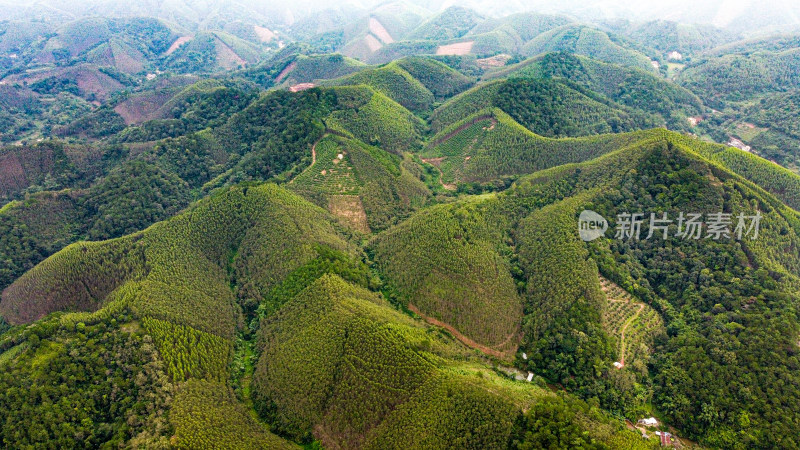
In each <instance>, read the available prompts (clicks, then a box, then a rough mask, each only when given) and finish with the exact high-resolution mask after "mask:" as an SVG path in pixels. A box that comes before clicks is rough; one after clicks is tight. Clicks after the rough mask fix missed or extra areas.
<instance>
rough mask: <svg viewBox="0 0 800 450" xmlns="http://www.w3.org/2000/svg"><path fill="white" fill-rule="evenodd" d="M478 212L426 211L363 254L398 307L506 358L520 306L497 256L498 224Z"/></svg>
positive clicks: (471, 208)
mask: <svg viewBox="0 0 800 450" xmlns="http://www.w3.org/2000/svg"><path fill="white" fill-rule="evenodd" d="M485 209H487V208H484V207H481V206H480V205H476V204H470V203H466V204H459V205H457V206H453V205H448V206H438V207H434V208H431V209H426V210H424V211H422V212H420V213H418V214H415V215H414V216H413V217H411V218H410V219H409V220H408V221H406V222H403V223H402V224H400V225H398V226H396V227H394V228H392V229H390V230H389V231H387V232H385V233H383V234H381V235H379V236H378V237H376V238H375V239H374V240H373V242H372V243H371V244H370V249H371V252H373V253H374V258H375V261H376V263H377V265H378V267H379V268H380V270H381V271H382V272H384V273H385V274H386V276H387V279H388V281H389V282H390V283H391V284H392V285H393V286H394V287H395V289H397V292H398V295H399V298H398V300H399V301H400V302H401V303H402V304H403V306H407V307H408V308H409V309H413V310H416V311H419V312H420V313H421V314H424V315H425V316H430V317H433V318H434V319H436V320H438V321H441V322H444V323H446V324H449V325H452V326H453V327H454V328H455V329H456V330H457V331H458V332H459V333H460V334H462V335H464V336H466V337H467V338H469V339H470V340H472V341H474V342H476V343H477V344H478V345H480V346H482V347H483V348H488V349H490V350H488V352H489V353H490V354H493V355H495V356H498V357H501V358H506V359H507V358H508V357H509V354H512V353H513V351H514V349H515V348H516V345H517V342H518V327H519V323H520V318H521V313H522V310H521V303H520V300H519V297H518V296H517V289H516V286H515V281H514V279H513V277H512V275H511V267H510V264H509V262H508V261H506V260H505V259H504V258H503V257H502V256H501V254H500V252H501V251H504V250H503V249H502V248H503V242H504V238H505V236H503V234H502V231H501V230H502V228H501V227H502V223H501V222H500V223H498V218H497V217H495V216H492V215H491V214H490V213H488V212H485ZM509 251H510V250H509V249H505V252H509ZM408 261H414V262H415V263H414V264H413V265H410V264H408Z"/></svg>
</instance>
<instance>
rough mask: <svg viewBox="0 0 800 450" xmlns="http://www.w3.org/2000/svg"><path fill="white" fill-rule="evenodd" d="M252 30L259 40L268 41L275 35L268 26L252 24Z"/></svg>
mask: <svg viewBox="0 0 800 450" xmlns="http://www.w3.org/2000/svg"><path fill="white" fill-rule="evenodd" d="M253 32H255V33H256V36H258V38H259V39H261V42H269V41H271V40H273V39H275V38H276V37H277V35H276V34H275V33H274V32H273V31H272V30H270V29H269V28H264V27H260V26H258V25H253Z"/></svg>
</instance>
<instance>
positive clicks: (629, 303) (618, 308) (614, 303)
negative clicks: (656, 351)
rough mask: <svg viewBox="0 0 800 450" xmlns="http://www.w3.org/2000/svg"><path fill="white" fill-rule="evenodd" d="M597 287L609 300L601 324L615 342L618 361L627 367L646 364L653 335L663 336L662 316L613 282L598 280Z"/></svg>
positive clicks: (603, 279)
mask: <svg viewBox="0 0 800 450" xmlns="http://www.w3.org/2000/svg"><path fill="white" fill-rule="evenodd" d="M600 284H601V286H602V288H603V290H604V291H605V293H606V297H607V298H608V305H607V307H606V309H605V311H604V313H603V321H604V323H605V326H606V328H607V329H608V330H609V334H610V335H611V336H613V337H614V338H615V339H616V342H617V345H618V350H617V361H620V362H622V363H623V364H625V365H630V364H631V363H633V361H634V360H636V359H638V358H644V359H645V360H646V359H647V358H648V357H649V353H650V349H652V345H653V339H654V337H655V335H656V334H658V333H663V332H664V324H663V320H662V319H661V316H659V314H658V313H657V312H656V311H655V310H654V309H653V308H651V307H649V306H647V305H645V304H644V303H640V302H637V301H636V300H634V299H633V297H631V295H630V294H629V293H628V292H627V291H625V290H624V289H622V288H621V287H619V286H618V285H616V284H614V283H613V282H611V281H609V280H607V279H605V278H601V279H600ZM623 334H624V336H625V337H624V338H623V337H622V336H623Z"/></svg>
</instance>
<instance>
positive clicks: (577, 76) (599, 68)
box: [484, 52, 704, 130]
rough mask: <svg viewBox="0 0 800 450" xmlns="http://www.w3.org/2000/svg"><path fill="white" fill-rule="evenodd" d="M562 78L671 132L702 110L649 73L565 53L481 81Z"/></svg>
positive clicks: (688, 94) (685, 93)
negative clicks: (642, 113)
mask: <svg viewBox="0 0 800 450" xmlns="http://www.w3.org/2000/svg"><path fill="white" fill-rule="evenodd" d="M498 77H509V78H516V77H522V78H564V79H567V80H569V81H571V82H573V83H576V84H578V85H581V86H584V87H586V88H587V89H589V90H591V91H593V92H596V93H599V94H602V95H605V96H606V97H608V98H609V99H611V100H613V101H615V102H617V103H619V104H621V105H625V106H627V107H630V108H634V109H637V110H640V111H646V112H648V113H651V114H657V115H659V116H661V117H662V118H663V121H664V123H665V124H667V125H668V126H669V127H670V128H672V129H679V130H680V129H686V128H688V122H687V120H686V118H687V117H691V116H696V115H700V114H701V113H702V112H703V110H704V108H703V104H702V102H701V101H700V99H699V98H698V97H697V96H696V95H695V94H693V93H691V92H690V91H688V90H686V89H684V88H681V87H679V86H676V85H675V84H674V83H670V82H667V81H665V80H664V79H662V78H660V77H658V76H656V75H654V74H652V73H650V72H645V71H641V70H637V69H632V68H628V67H623V66H619V65H614V64H607V63H603V62H600V61H595V60H593V59H591V58H587V57H583V56H578V55H571V54H567V53H561V52H559V53H550V54H547V55H544V56H540V57H535V58H531V59H529V60H526V61H523V62H521V63H519V64H515V65H512V66H509V67H505V68H503V69H500V70H497V71H494V72H491V73H489V74H487V75H486V76H484V79H487V80H491V79H495V78H498Z"/></svg>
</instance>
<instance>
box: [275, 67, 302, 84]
mask: <svg viewBox="0 0 800 450" xmlns="http://www.w3.org/2000/svg"><path fill="white" fill-rule="evenodd" d="M295 67H297V63H296V62H291V63H289V64H288V65H287V66H286V67H284V68H283V70H281V73H279V74H278V76H277V77H275V82H276V83H280V82H281V80H283V79H284V78H286V76H287V75H289V72H291V71H293V70H294V68H295Z"/></svg>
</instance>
